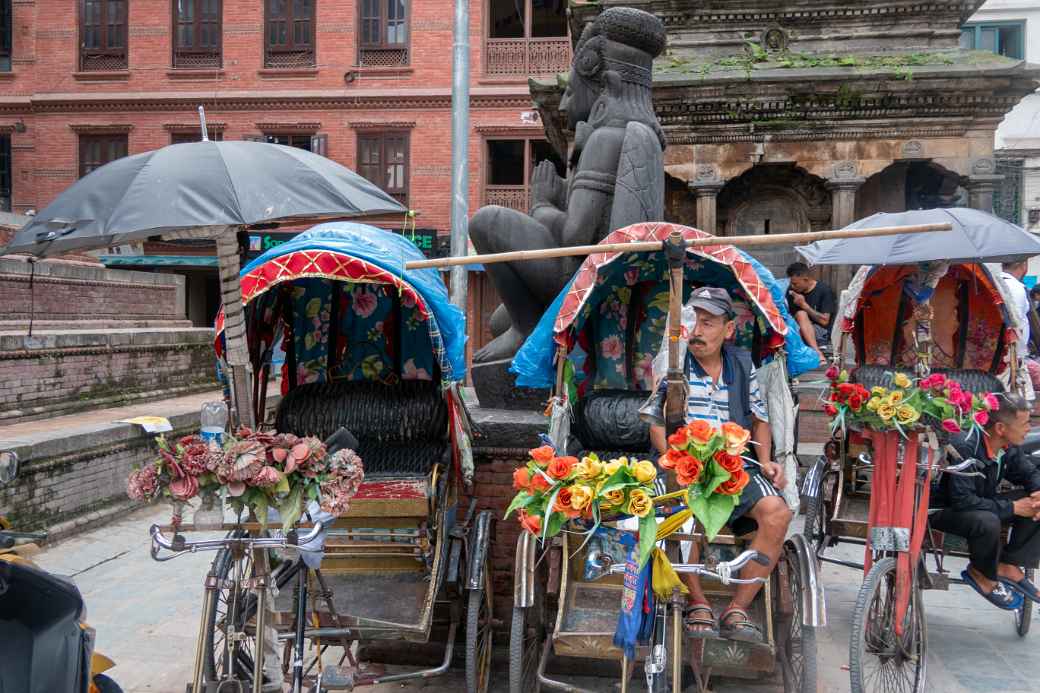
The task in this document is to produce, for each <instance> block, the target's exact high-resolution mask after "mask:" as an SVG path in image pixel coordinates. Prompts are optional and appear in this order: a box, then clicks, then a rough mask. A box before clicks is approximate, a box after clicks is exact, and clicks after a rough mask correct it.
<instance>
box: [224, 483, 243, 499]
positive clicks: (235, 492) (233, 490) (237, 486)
mask: <svg viewBox="0 0 1040 693" xmlns="http://www.w3.org/2000/svg"><path fill="white" fill-rule="evenodd" d="M227 492H228V495H229V496H231V497H232V498H238V497H239V496H241V495H242V494H243V493H245V492H246V485H245V484H244V483H243V482H241V481H232V482H230V483H229V484H228V485H227Z"/></svg>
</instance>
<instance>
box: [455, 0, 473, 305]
mask: <svg viewBox="0 0 1040 693" xmlns="http://www.w3.org/2000/svg"><path fill="white" fill-rule="evenodd" d="M454 48H455V51H454V60H453V63H452V84H451V254H452V257H463V256H465V255H467V254H468V252H469V242H468V241H469V229H468V227H469V218H468V217H469V0H455V32H454ZM451 302H452V303H453V304H455V305H456V306H458V307H459V308H460V309H461V310H463V311H465V310H466V267H465V265H456V266H455V267H452V268H451Z"/></svg>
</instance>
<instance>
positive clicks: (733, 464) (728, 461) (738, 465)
mask: <svg viewBox="0 0 1040 693" xmlns="http://www.w3.org/2000/svg"><path fill="white" fill-rule="evenodd" d="M715 461H716V462H717V463H718V465H719V466H720V467H722V468H723V469H725V470H726V471H727V472H729V473H730V474H733V473H734V472H736V471H738V470H741V469H743V468H744V460H743V459H741V457H740V455H731V454H729V453H728V452H726V451H725V450H719V451H718V452H716V453H715Z"/></svg>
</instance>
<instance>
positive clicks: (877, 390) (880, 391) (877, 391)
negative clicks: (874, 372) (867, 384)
mask: <svg viewBox="0 0 1040 693" xmlns="http://www.w3.org/2000/svg"><path fill="white" fill-rule="evenodd" d="M870 394H872V395H874V396H875V397H884V396H885V395H887V394H888V390H886V389H885V388H883V387H879V386H877V385H875V386H874V387H872V388H870Z"/></svg>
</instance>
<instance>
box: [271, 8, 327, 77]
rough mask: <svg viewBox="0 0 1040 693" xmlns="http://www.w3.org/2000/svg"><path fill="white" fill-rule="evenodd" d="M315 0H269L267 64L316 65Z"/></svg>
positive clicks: (289, 65) (279, 66)
mask: <svg viewBox="0 0 1040 693" xmlns="http://www.w3.org/2000/svg"><path fill="white" fill-rule="evenodd" d="M314 1H315V0H265V2H264V7H265V8H266V13H265V16H264V19H265V31H264V35H265V37H266V38H265V41H264V43H265V46H266V53H265V56H264V66H265V67H268V68H295V67H314V65H315V62H314Z"/></svg>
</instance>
